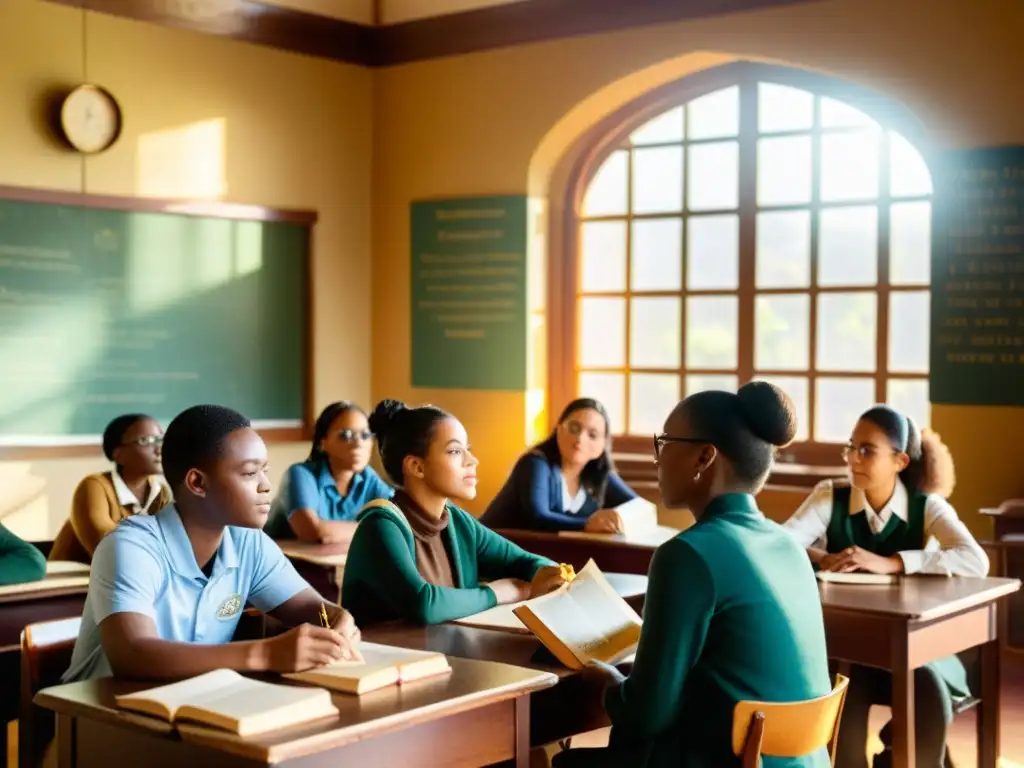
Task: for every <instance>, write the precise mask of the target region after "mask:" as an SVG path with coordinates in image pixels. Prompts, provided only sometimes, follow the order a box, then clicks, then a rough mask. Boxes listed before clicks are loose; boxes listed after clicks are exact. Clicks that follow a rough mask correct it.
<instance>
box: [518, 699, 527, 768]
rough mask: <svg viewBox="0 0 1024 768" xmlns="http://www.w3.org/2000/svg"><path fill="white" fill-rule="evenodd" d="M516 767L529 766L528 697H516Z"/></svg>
mask: <svg viewBox="0 0 1024 768" xmlns="http://www.w3.org/2000/svg"><path fill="white" fill-rule="evenodd" d="M515 731H516V746H515V750H516V754H515V761H516V768H530V697H529V695H527V696H520V697H519V698H518V699H516V710H515Z"/></svg>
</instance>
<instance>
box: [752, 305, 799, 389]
mask: <svg viewBox="0 0 1024 768" xmlns="http://www.w3.org/2000/svg"><path fill="white" fill-rule="evenodd" d="M754 317H755V320H754V367H755V368H757V369H758V370H761V371H806V370H807V369H808V368H809V367H810V357H811V355H810V346H811V335H810V333H811V297H810V296H808V295H807V294H805V293H804V294H782V295H780V294H772V295H767V296H766V295H761V296H758V297H757V300H756V302H755V315H754Z"/></svg>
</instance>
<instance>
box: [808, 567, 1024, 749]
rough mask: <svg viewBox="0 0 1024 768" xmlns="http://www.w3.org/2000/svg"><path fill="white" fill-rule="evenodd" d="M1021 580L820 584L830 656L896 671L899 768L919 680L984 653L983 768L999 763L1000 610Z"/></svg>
mask: <svg viewBox="0 0 1024 768" xmlns="http://www.w3.org/2000/svg"><path fill="white" fill-rule="evenodd" d="M1019 589H1020V582H1019V581H1018V580H1016V579H971V578H952V579H944V578H939V577H928V576H919V577H910V578H905V579H903V580H901V581H900V583H899V584H897V585H893V586H885V587H878V586H857V585H851V584H821V585H820V586H819V590H820V593H821V603H822V607H823V609H824V614H825V634H826V638H827V641H828V653H829V656H830V657H832V658H835V659H839V660H842V661H848V662H852V663H855V664H863V665H866V666H869V667H878V668H880V669H888V670H891V672H892V676H893V685H892V688H893V693H892V735H893V765H894V766H898V767H899V768H912V767H913V766H914V765H916V763H915V756H914V674H913V671H914V670H915V669H916V668H918V667H920V666H923V665H924V664H927V663H928V662H930V661H935V660H936V659H941V658H943V657H945V656H950V655H952V654H954V653H959V652H960V651H965V650H967V649H969V648H973V647H975V646H980V650H981V665H982V669H981V679H982V684H981V690H980V691H977V692H976V693H977V694H978V695H979V696H980V698H981V705H980V706H979V708H978V710H979V711H978V768H996V764H997V761H998V757H999V621H998V603H999V601H1000V600H1004V599H1006V598H1007V597H1009V596H1010V595H1012V594H1014V593H1016V592H1017V591H1018V590H1019Z"/></svg>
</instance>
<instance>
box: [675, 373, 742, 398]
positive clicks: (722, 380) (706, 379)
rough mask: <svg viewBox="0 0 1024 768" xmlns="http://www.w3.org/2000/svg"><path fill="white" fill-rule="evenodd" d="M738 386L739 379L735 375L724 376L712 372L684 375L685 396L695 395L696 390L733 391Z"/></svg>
mask: <svg viewBox="0 0 1024 768" xmlns="http://www.w3.org/2000/svg"><path fill="white" fill-rule="evenodd" d="M738 388H739V379H738V378H737V377H736V376H724V375H721V374H714V373H706V374H700V373H698V374H692V375H690V376H687V377H686V396H687V397H689V396H690V395H695V394H697V393H698V392H707V391H708V390H721V391H723V392H735V391H736V390H737V389H738Z"/></svg>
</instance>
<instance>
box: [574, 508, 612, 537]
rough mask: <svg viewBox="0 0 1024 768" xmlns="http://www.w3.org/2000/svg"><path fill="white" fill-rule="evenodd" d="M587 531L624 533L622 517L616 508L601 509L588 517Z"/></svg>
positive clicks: (585, 527) (584, 528) (584, 527)
mask: <svg viewBox="0 0 1024 768" xmlns="http://www.w3.org/2000/svg"><path fill="white" fill-rule="evenodd" d="M583 530H584V531H586V532H587V533H622V517H621V515H619V513H618V512H616V511H615V510H614V509H599V510H598V511H597V512H595V513H594V514H592V515H591V516H590V517H589V518H587V523H586V525H584V526H583Z"/></svg>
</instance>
